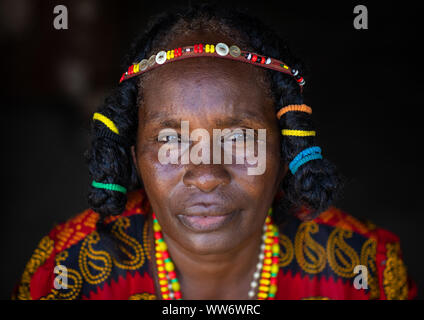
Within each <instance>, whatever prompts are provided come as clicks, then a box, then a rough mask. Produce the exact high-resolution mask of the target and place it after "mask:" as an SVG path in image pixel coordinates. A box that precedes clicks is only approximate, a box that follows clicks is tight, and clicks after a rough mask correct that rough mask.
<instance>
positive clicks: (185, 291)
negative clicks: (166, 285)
mask: <svg viewBox="0 0 424 320" xmlns="http://www.w3.org/2000/svg"><path fill="white" fill-rule="evenodd" d="M261 236H262V228H260V229H259V230H258V231H257V232H256V233H255V234H254V235H253V236H252V237H249V238H248V239H246V240H245V241H244V242H242V243H240V244H239V245H238V246H236V247H234V248H232V249H231V250H229V251H227V252H223V253H219V254H210V255H201V254H196V253H193V252H191V251H189V250H187V249H186V248H184V247H182V246H181V245H180V244H178V243H177V242H175V241H173V239H172V238H170V237H167V236H166V234H163V237H164V240H165V242H166V244H167V246H168V252H169V254H170V256H171V259H172V261H173V262H174V265H175V267H176V270H177V275H178V279H179V282H180V285H181V292H182V295H183V299H187V300H190V299H200V300H206V299H215V300H222V299H249V298H248V291H249V289H250V283H251V281H252V280H253V273H254V272H255V270H256V265H257V263H258V261H259V258H258V256H259V253H260V244H261Z"/></svg>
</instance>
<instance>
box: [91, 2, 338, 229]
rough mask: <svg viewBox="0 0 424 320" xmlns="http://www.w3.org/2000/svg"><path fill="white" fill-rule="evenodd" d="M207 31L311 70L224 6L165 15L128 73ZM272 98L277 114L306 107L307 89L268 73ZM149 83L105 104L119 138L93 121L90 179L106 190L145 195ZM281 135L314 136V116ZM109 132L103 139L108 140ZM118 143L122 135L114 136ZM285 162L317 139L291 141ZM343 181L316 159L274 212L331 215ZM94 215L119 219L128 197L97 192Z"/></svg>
mask: <svg viewBox="0 0 424 320" xmlns="http://www.w3.org/2000/svg"><path fill="white" fill-rule="evenodd" d="M202 27H206V28H208V29H210V30H214V31H217V32H219V33H221V34H223V35H227V36H228V37H231V38H233V39H234V41H236V42H237V43H238V44H239V45H240V46H241V47H243V48H245V50H249V51H254V52H261V53H262V54H264V55H265V56H270V57H276V58H280V59H283V60H284V61H285V62H286V63H287V64H288V65H290V66H291V67H292V68H294V69H295V70H298V71H299V73H300V74H304V70H303V69H304V68H303V66H302V64H301V63H300V61H299V60H297V59H296V58H295V57H294V56H293V55H292V54H291V52H290V51H289V49H288V47H287V45H286V42H285V41H283V40H282V39H281V38H280V37H279V36H278V35H277V34H276V33H275V32H274V31H273V30H272V29H270V28H269V27H268V26H266V25H264V24H263V23H262V22H260V21H259V20H258V19H255V18H252V17H251V16H248V15H247V14H245V13H243V12H242V11H230V10H227V9H224V8H222V7H219V6H214V5H208V4H199V5H193V6H192V7H189V8H187V9H181V10H179V11H178V12H177V13H172V12H167V13H161V14H159V15H157V16H155V17H153V18H152V19H151V20H150V21H149V23H148V25H147V28H146V30H145V32H144V33H142V34H141V35H140V36H139V38H137V39H136V40H135V41H134V42H133V44H132V45H131V48H130V50H129V52H128V54H127V55H126V56H125V59H124V64H123V70H124V71H125V70H126V68H127V67H128V65H131V64H132V63H134V62H136V61H141V60H142V59H148V58H149V57H150V56H151V54H153V53H156V52H157V51H159V50H162V49H163V48H164V47H166V44H167V43H168V42H169V41H170V40H172V38H174V37H175V36H178V35H179V34H183V33H184V32H189V31H190V30H197V29H199V28H202ZM263 74H264V80H265V81H266V82H267V83H269V86H268V87H269V94H270V95H271V96H272V97H273V99H274V101H275V113H276V114H277V112H278V111H279V110H280V109H281V108H283V107H285V106H288V105H291V104H302V103H303V96H302V94H301V91H300V87H299V85H298V83H297V82H296V80H295V79H294V78H293V77H290V76H287V75H286V74H283V73H280V72H275V71H273V70H264V72H263ZM142 79H143V76H141V78H140V79H139V80H137V77H135V78H131V79H128V80H126V81H123V82H122V83H120V84H119V85H118V86H117V87H116V89H115V90H114V91H113V92H112V94H111V95H110V96H109V97H108V98H107V99H106V100H105V103H104V104H103V106H102V107H101V108H100V109H99V111H98V113H100V114H102V115H104V116H105V117H107V118H109V119H111V121H112V122H113V123H114V124H115V126H116V127H117V128H118V130H119V134H118V135H119V138H117V137H116V136H114V135H113V134H109V135H107V134H106V135H105V134H104V130H105V129H106V130H107V128H106V126H105V124H104V123H102V122H101V121H93V124H92V143H91V148H90V150H89V151H87V153H86V157H87V160H88V165H89V173H90V177H91V178H92V179H93V180H94V181H96V182H99V183H105V184H118V185H120V186H122V187H124V188H126V189H127V190H129V191H130V190H133V189H136V188H139V187H141V181H139V178H138V175H137V172H136V169H135V166H134V164H133V161H132V158H131V152H130V146H131V145H134V144H135V142H136V141H135V139H136V132H137V127H138V106H139V101H140V99H143V92H142V90H140V89H141V86H140V81H142ZM276 121H277V119H276ZM278 125H279V127H280V129H292V130H308V131H311V130H313V123H312V116H311V114H309V113H307V112H302V111H291V112H286V113H284V114H283V115H282V116H281V117H280V119H279V120H278ZM101 131H103V133H102V132H101ZM114 134H115V135H117V134H116V133H114ZM281 140H282V146H281V150H282V160H283V161H284V162H285V163H289V162H291V161H292V160H293V159H294V158H295V157H296V155H298V154H299V153H300V152H301V151H302V150H304V149H306V148H308V147H311V146H315V137H314V136H306V137H299V136H284V137H283V138H282V139H281ZM339 185H340V178H339V175H338V173H337V172H336V169H335V167H334V166H333V165H332V164H331V163H330V162H329V161H328V160H326V159H316V160H314V161H309V162H306V163H305V164H303V165H301V166H300V167H299V168H298V170H297V172H296V173H295V174H292V173H291V172H288V173H287V175H286V176H285V178H284V180H283V182H282V185H281V188H282V191H283V192H284V196H283V197H282V198H281V199H280V200H279V201H278V202H277V203H276V204H275V210H274V211H275V216H274V217H275V219H276V222H277V223H278V221H281V219H282V218H283V217H284V216H285V215H286V213H287V212H289V211H291V210H292V209H295V208H299V207H307V208H308V209H311V211H312V212H311V215H310V217H314V216H316V215H317V214H319V213H320V212H322V211H323V210H325V209H326V208H327V207H328V206H329V205H330V204H331V203H332V201H333V200H334V199H335V196H336V191H337V190H338V189H339ZM88 200H89V204H90V206H91V208H92V209H93V210H95V211H97V212H99V213H100V214H101V215H103V216H105V215H111V214H119V213H121V212H122V211H123V210H124V208H125V203H126V194H125V193H123V192H117V191H115V190H108V189H101V188H95V187H92V188H91V189H90V193H89V197H88Z"/></svg>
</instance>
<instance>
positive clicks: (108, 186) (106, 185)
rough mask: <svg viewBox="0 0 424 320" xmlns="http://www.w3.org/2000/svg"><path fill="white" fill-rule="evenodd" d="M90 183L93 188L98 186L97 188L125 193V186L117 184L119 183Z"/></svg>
mask: <svg viewBox="0 0 424 320" xmlns="http://www.w3.org/2000/svg"><path fill="white" fill-rule="evenodd" d="M91 185H92V186H93V187H94V188H99V189H106V190H112V191H118V192H122V193H127V188H125V187H123V186H121V185H119V184H113V183H102V182H97V181H94V180H93V182H92V183H91Z"/></svg>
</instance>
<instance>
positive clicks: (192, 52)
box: [119, 42, 305, 90]
mask: <svg viewBox="0 0 424 320" xmlns="http://www.w3.org/2000/svg"><path fill="white" fill-rule="evenodd" d="M195 57H214V58H225V59H231V60H236V61H241V62H245V63H250V64H254V65H256V66H261V67H263V68H267V69H271V70H275V71H279V72H282V73H285V74H288V75H290V76H292V77H294V78H295V80H296V82H297V83H298V84H299V86H300V90H302V88H303V86H304V85H305V80H304V79H303V77H302V76H301V75H300V74H299V71H298V70H296V69H292V68H290V67H289V66H288V65H287V64H285V63H284V62H283V61H280V60H278V59H274V58H270V57H266V56H262V55H259V54H256V53H253V52H249V51H244V50H240V48H239V47H238V46H236V45H232V46H230V47H228V45H226V44H225V43H222V42H220V43H218V44H216V45H213V44H202V43H199V44H195V45H193V46H186V47H179V48H175V49H172V50H167V51H159V52H158V53H157V54H154V55H152V56H151V57H150V58H149V59H143V60H141V61H140V62H138V63H134V64H132V65H131V66H130V67H129V68H128V70H127V71H126V72H125V73H124V74H123V75H122V77H121V79H120V80H119V83H121V82H122V81H124V80H127V79H130V78H132V77H135V76H138V75H140V74H142V73H145V72H147V71H150V70H153V69H155V68H157V67H159V66H160V65H163V64H167V63H170V62H172V61H178V60H183V59H187V58H195Z"/></svg>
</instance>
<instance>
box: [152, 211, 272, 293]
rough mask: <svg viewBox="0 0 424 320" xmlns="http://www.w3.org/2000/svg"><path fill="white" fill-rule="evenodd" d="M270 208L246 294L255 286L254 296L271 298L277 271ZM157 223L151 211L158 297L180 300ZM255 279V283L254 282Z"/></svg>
mask: <svg viewBox="0 0 424 320" xmlns="http://www.w3.org/2000/svg"><path fill="white" fill-rule="evenodd" d="M271 214H272V209H269V211H268V216H267V217H266V220H265V224H264V227H263V235H262V244H261V253H260V254H259V262H258V264H257V265H256V271H255V273H254V274H253V280H252V282H251V283H250V290H249V293H248V295H249V297H250V298H253V297H254V296H255V291H256V288H257V287H258V289H257V291H258V293H257V299H258V300H265V299H268V300H274V299H275V295H276V293H277V274H278V271H279V252H280V245H279V243H278V239H279V236H278V227H277V226H276V225H275V224H274V223H273V221H272V218H271ZM161 230H162V229H161V226H160V225H159V222H158V220H157V218H156V215H155V213H153V231H154V237H155V257H156V266H157V271H158V279H159V287H160V293H161V295H162V299H164V300H173V299H176V300H182V296H181V287H180V283H179V281H178V278H177V274H176V272H175V266H174V263H173V262H172V260H171V257H170V255H169V252H168V247H167V245H166V243H165V241H164V239H163V235H162V231H161ZM258 279H259V283H258Z"/></svg>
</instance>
